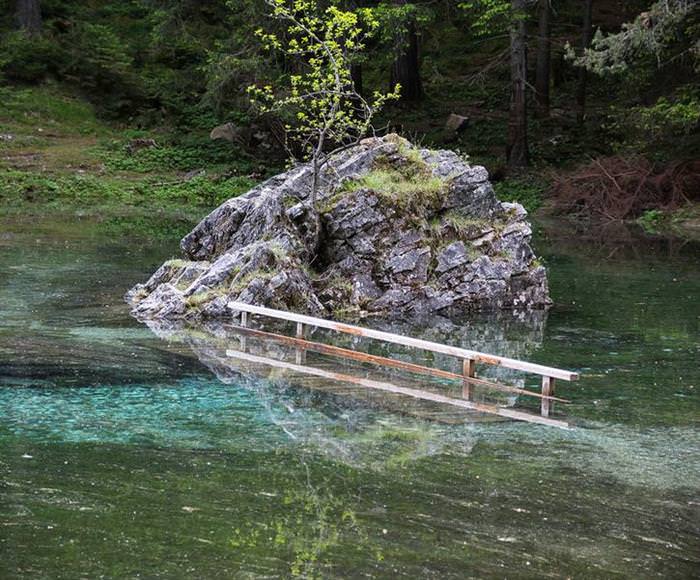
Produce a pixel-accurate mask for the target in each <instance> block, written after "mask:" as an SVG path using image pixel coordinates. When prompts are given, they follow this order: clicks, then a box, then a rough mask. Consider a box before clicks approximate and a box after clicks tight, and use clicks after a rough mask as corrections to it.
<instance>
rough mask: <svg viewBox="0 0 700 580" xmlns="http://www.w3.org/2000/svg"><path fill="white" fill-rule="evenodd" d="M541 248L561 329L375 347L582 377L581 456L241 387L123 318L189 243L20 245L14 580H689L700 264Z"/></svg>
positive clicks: (268, 383)
mask: <svg viewBox="0 0 700 580" xmlns="http://www.w3.org/2000/svg"><path fill="white" fill-rule="evenodd" d="M127 231H129V230H127ZM601 239H604V240H605V242H603V241H600V240H601ZM535 245H536V250H537V251H538V253H540V254H541V255H542V256H543V258H544V261H545V263H546V265H547V266H548V268H549V273H550V286H551V292H552V296H553V298H554V300H555V302H556V306H555V307H554V308H553V309H552V310H551V311H550V312H549V313H548V314H547V315H546V316H537V315H535V316H534V317H528V316H525V317H522V318H521V319H517V318H512V317H510V316H503V315H501V316H495V315H494V316H487V315H481V316H474V317H470V318H464V319H462V320H453V321H452V323H451V324H450V323H449V321H446V320H431V321H410V320H409V321H406V320H404V321H403V322H402V324H401V325H400V326H396V325H393V326H392V325H391V324H388V323H382V322H380V321H372V320H370V321H366V322H365V324H366V325H374V326H378V327H382V328H394V329H398V330H401V331H403V332H406V333H409V334H413V335H415V336H423V337H428V338H431V339H435V338H440V339H441V340H446V341H452V342H454V343H458V344H463V345H465V346H473V347H476V348H479V349H480V350H484V351H486V352H493V353H494V354H502V355H508V356H517V357H522V358H525V359H526V360H532V361H536V362H541V363H544V364H547V365H551V366H558V367H562V368H567V369H571V370H577V371H579V372H580V373H582V375H583V376H582V379H581V380H580V381H579V382H576V383H559V384H558V391H557V394H558V395H560V396H562V397H566V398H568V399H571V401H572V403H571V404H570V405H567V406H566V407H557V408H556V412H555V416H556V417H557V418H561V419H566V420H569V421H571V422H572V423H573V424H574V425H575V426H576V427H575V428H574V429H572V430H570V431H565V430H561V429H556V428H551V427H544V426H538V425H532V424H527V423H513V422H484V421H476V420H475V421H471V420H467V421H464V420H456V419H459V417H455V415H458V413H457V412H455V411H452V412H451V414H446V413H443V410H441V409H439V408H436V407H434V406H433V407H426V406H425V405H418V404H416V403H415V402H411V403H408V402H405V401H402V400H400V399H396V398H394V399H389V398H386V397H385V398H381V397H373V396H370V395H367V396H366V397H363V396H360V395H358V393H357V392H352V391H349V390H347V389H346V390H345V391H343V386H342V385H337V386H333V385H329V384H323V381H319V380H318V379H311V378H309V379H304V378H303V377H294V376H287V375H284V374H283V373H281V372H279V371H270V370H269V369H268V370H267V371H264V370H262V369H257V370H256V369H253V368H249V367H243V366H241V367H236V366H235V365H233V366H227V363H226V356H225V353H226V349H227V345H228V346H231V345H232V344H233V342H234V341H233V339H230V338H227V337H226V336H223V337H222V336H221V335H219V336H218V337H217V329H213V330H212V329H210V330H211V332H209V333H206V332H205V333H201V334H197V333H193V332H184V331H182V332H178V331H172V332H170V331H168V330H167V329H166V330H163V329H155V330H156V331H157V332H154V331H152V330H151V329H149V328H148V327H147V326H145V325H143V324H140V323H139V322H138V321H136V320H134V319H132V318H131V317H130V316H129V313H128V308H127V306H126V305H125V304H124V303H123V300H122V295H123V293H124V292H125V291H126V290H127V289H128V288H129V287H130V286H131V285H132V284H134V283H135V282H138V281H143V280H145V279H146V278H147V277H148V276H149V275H150V274H151V273H152V271H154V270H155V268H156V267H157V266H158V265H159V264H160V263H161V262H162V261H163V260H164V259H167V258H169V257H172V256H175V255H177V251H178V247H177V238H175V237H173V236H170V235H166V236H164V237H163V236H160V237H158V238H154V239H149V238H144V237H134V236H133V235H126V234H124V233H120V231H119V230H115V229H114V228H108V227H106V226H105V224H104V223H99V222H95V221H90V220H82V221H81V220H73V221H67V220H60V219H51V220H49V219H22V220H17V219H15V220H13V221H9V220H6V221H4V222H3V223H2V224H0V578H3V579H5V578H8V579H10V578H50V579H56V578H71V579H72V578H90V579H93V578H136V577H140V578H287V577H292V576H303V577H321V578H367V577H370V578H371V577H376V578H411V579H413V578H441V579H442V578H485V577H486V578H535V577H547V578H663V579H669V578H693V577H697V576H698V574H699V573H700V394H699V391H700V245H699V244H698V243H684V242H681V241H678V240H670V239H661V238H648V237H642V236H641V235H640V234H633V233H629V232H626V231H621V232H620V231H617V232H612V233H608V234H607V235H606V236H605V237H604V238H601V237H600V236H591V239H590V240H585V239H582V238H581V237H577V236H575V235H573V234H572V233H571V232H569V231H567V230H566V229H565V228H564V227H563V226H561V225H557V226H554V227H552V226H548V227H547V228H546V229H544V230H541V231H539V232H538V234H537V236H536V240H535ZM443 327H444V328H443ZM441 333H442V334H441ZM318 338H319V339H323V340H324V341H331V340H332V338H331V337H330V336H329V335H327V334H321V333H319V334H318ZM340 340H344V341H346V342H342V343H338V344H343V345H348V344H350V343H348V342H347V340H348V339H347V338H346V339H340ZM217 341H218V342H217ZM251 348H262V347H260V346H258V347H255V345H253V346H251ZM265 348H266V349H267V350H266V351H265V354H266V356H272V354H274V348H272V347H265ZM372 348H374V349H375V351H374V352H381V353H383V354H385V353H387V352H390V351H386V350H376V349H380V348H383V347H380V346H377V345H375V346H372ZM271 353H272V354H271ZM280 353H281V354H282V355H284V353H283V352H282V351H280ZM390 353H391V354H397V355H398V356H406V355H407V353H406V352H405V351H402V352H397V353H393V352H390ZM419 356H421V355H416V357H419ZM309 357H310V359H309V360H310V361H311V362H315V363H316V366H319V365H321V366H323V365H325V366H326V367H327V368H338V366H337V365H340V364H341V363H339V362H337V361H328V360H325V361H324V360H322V358H323V357H320V356H317V357H316V358H314V359H313V360H312V359H311V354H309ZM411 360H415V361H418V362H423V360H422V359H420V358H413V359H411ZM431 362H433V363H445V364H448V363H447V362H446V361H440V360H438V361H431ZM342 364H344V363H342ZM509 378H510V377H509ZM530 380H534V378H533V379H528V381H527V382H526V383H525V384H526V385H528V386H534V384H535V383H533V382H530ZM326 382H327V381H326ZM438 388H439V387H438ZM445 388H448V387H445ZM502 402H503V403H504V404H505V403H508V404H513V403H515V404H516V405H517V407H522V408H524V409H526V410H527V409H529V410H531V411H536V406H535V405H536V401H535V403H533V402H528V401H524V400H518V401H514V400H507V401H506V400H504V401H502Z"/></svg>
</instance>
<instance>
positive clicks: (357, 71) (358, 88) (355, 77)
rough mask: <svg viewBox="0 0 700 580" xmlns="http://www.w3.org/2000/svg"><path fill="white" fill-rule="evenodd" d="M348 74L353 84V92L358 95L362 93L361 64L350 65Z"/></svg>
mask: <svg viewBox="0 0 700 580" xmlns="http://www.w3.org/2000/svg"><path fill="white" fill-rule="evenodd" d="M350 76H351V77H352V84H353V85H355V92H356V93H357V94H358V95H361V94H362V64H360V63H357V64H353V65H351V66H350Z"/></svg>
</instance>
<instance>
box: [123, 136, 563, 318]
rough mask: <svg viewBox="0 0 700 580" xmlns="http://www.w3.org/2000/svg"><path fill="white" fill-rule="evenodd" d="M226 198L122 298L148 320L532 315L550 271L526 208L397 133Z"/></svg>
mask: <svg viewBox="0 0 700 580" xmlns="http://www.w3.org/2000/svg"><path fill="white" fill-rule="evenodd" d="M320 182H321V186H320V190H319V192H318V201H317V203H316V207H311V205H310V203H309V199H310V196H311V184H312V171H311V168H310V167H309V166H308V165H300V166H298V167H295V168H293V169H291V170H290V171H288V172H286V173H283V174H280V175H278V176H276V177H273V178H272V179H270V180H268V181H266V182H264V183H262V184H260V185H258V186H257V187H255V188H253V189H252V190H251V191H249V192H248V193H246V194H244V195H242V196H240V197H237V198H233V199H230V200H228V201H226V202H225V203H223V204H222V205H221V206H219V207H218V208H217V209H215V210H214V211H213V212H212V213H211V214H209V215H208V216H207V217H205V218H204V219H203V220H202V221H201V222H200V223H199V224H198V225H197V226H196V227H195V228H194V230H193V231H192V232H190V233H189V234H188V235H187V236H185V238H184V239H183V240H182V243H181V247H182V250H183V252H184V254H185V256H186V257H187V259H186V260H170V261H169V262H166V263H165V264H164V265H163V266H161V268H159V269H158V270H157V271H156V272H155V274H154V275H153V276H152V277H151V278H150V279H149V280H148V281H147V282H146V283H144V284H139V285H137V286H136V287H134V288H133V289H131V290H130V291H129V292H128V293H127V295H126V299H127V301H128V302H129V303H130V304H131V306H132V308H133V312H134V314H135V315H137V316H139V317H141V318H146V319H167V318H225V317H228V316H230V312H229V309H228V308H227V303H228V302H230V301H242V302H249V303H253V304H258V305H262V306H270V307H273V308H281V309H288V310H293V311H297V312H307V313H310V314H314V315H321V316H324V315H326V316H330V315H334V316H338V315H340V314H344V315H345V316H353V315H357V316H361V315H365V314H382V315H389V316H391V315H399V314H405V313H419V314H424V313H429V312H438V311H442V312H446V311H450V310H465V309H514V308H517V309H533V308H534V309H537V308H543V307H546V306H547V305H548V304H549V303H550V300H549V294H548V287H547V276H546V272H545V270H544V268H543V267H542V266H540V265H539V263H538V262H537V260H536V259H535V255H534V253H533V251H532V249H531V248H530V245H529V241H530V236H531V228H530V226H529V224H528V223H527V221H526V216H527V213H526V212H525V210H524V209H523V208H522V206H520V205H519V204H513V203H501V202H499V201H498V199H497V198H496V196H495V194H494V191H493V188H492V187H491V184H490V183H489V181H488V174H487V172H486V170H485V169H484V168H483V167H479V166H471V165H469V164H468V163H467V162H466V161H464V160H463V159H462V158H460V157H459V156H458V155H457V154H455V153H454V152H452V151H444V150H443V151H430V150H427V149H418V148H416V147H414V146H413V145H411V144H410V143H409V142H408V141H406V140H404V139H402V138H400V137H397V136H396V135H388V136H386V137H384V138H372V139H365V140H364V141H362V142H361V143H360V144H359V145H357V146H355V147H352V148H350V149H348V150H346V151H343V152H341V153H338V154H336V155H334V156H333V157H332V158H331V159H330V161H329V162H328V163H327V164H326V165H325V166H324V168H323V170H322V175H321V179H320Z"/></svg>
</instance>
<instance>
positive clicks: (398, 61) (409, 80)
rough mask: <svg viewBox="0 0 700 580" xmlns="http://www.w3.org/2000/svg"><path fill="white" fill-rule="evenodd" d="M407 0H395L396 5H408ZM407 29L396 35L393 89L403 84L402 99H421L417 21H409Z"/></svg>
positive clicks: (421, 86) (392, 78)
mask: <svg viewBox="0 0 700 580" xmlns="http://www.w3.org/2000/svg"><path fill="white" fill-rule="evenodd" d="M406 3H407V0H394V5H395V6H404V5H406ZM405 26H406V29H405V31H401V32H400V33H399V34H397V35H396V40H395V43H396V44H395V50H396V58H395V59H394V62H393V64H392V66H391V90H393V88H394V87H395V86H396V85H397V84H399V85H401V96H400V100H402V101H419V100H421V99H422V98H423V84H422V82H421V78H420V62H419V46H418V33H417V32H416V25H415V22H412V21H411V22H407V23H406V25H405Z"/></svg>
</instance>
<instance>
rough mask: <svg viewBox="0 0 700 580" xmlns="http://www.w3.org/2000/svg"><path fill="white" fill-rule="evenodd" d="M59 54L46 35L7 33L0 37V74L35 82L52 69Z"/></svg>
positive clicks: (53, 69)
mask: <svg viewBox="0 0 700 580" xmlns="http://www.w3.org/2000/svg"><path fill="white" fill-rule="evenodd" d="M60 54H61V51H60V49H59V48H58V46H57V45H56V43H55V42H53V41H52V40H51V39H50V38H49V37H47V36H28V35H26V34H25V33H23V32H20V31H16V32H8V33H6V34H4V35H3V36H2V38H1V39H0V73H1V74H2V76H3V77H5V78H6V79H7V80H10V81H20V82H26V83H37V82H39V81H41V80H43V79H44V78H45V77H46V76H47V75H49V74H50V73H55V72H56V63H57V62H59V61H60Z"/></svg>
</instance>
